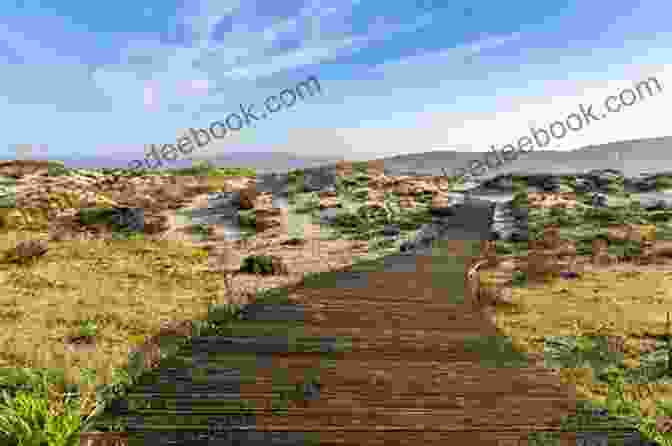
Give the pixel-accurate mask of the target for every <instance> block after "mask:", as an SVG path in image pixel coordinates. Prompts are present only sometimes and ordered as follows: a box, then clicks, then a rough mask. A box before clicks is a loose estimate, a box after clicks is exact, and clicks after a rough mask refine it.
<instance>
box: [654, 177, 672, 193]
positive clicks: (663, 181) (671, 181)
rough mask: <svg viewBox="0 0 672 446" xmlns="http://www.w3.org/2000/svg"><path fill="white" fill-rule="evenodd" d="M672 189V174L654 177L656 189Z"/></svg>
mask: <svg viewBox="0 0 672 446" xmlns="http://www.w3.org/2000/svg"><path fill="white" fill-rule="evenodd" d="M666 189H672V176H660V177H656V190H666Z"/></svg>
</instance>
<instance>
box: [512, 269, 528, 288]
mask: <svg viewBox="0 0 672 446" xmlns="http://www.w3.org/2000/svg"><path fill="white" fill-rule="evenodd" d="M511 276H512V278H511V282H512V284H513V286H515V287H521V286H524V285H525V284H526V283H527V274H526V273H525V271H514V272H513V274H512V275H511Z"/></svg>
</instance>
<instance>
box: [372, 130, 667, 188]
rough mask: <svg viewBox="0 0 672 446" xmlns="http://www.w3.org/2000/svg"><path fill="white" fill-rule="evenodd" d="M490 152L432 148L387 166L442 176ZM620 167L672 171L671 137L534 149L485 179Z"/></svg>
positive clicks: (629, 172) (631, 170)
mask: <svg viewBox="0 0 672 446" xmlns="http://www.w3.org/2000/svg"><path fill="white" fill-rule="evenodd" d="M485 153H487V152H457V151H449V150H446V151H432V152H424V153H417V154H412V155H400V156H393V157H389V158H385V159H384V160H385V168H386V169H387V170H389V171H390V172H391V173H396V174H403V173H405V172H408V173H410V172H416V173H417V174H424V175H441V168H445V169H446V170H447V171H448V172H449V173H450V172H452V171H453V169H457V168H461V167H466V166H468V165H469V163H470V162H471V161H472V160H481V159H483V156H484V155H485ZM605 168H611V169H618V170H622V171H623V172H624V173H625V174H626V175H627V176H636V175H638V174H640V173H655V172H662V171H672V137H670V136H667V137H662V138H649V139H637V140H631V141H619V142H613V143H608V144H602V145H599V146H587V147H582V148H579V149H575V150H570V151H558V150H545V151H538V152H532V153H530V154H529V155H526V156H524V157H520V158H519V159H517V160H514V161H512V162H510V163H508V164H506V165H504V166H502V167H501V168H499V169H496V170H492V171H489V172H488V173H487V174H485V175H483V177H482V178H489V177H492V176H495V175H500V174H503V173H514V172H528V173H534V172H537V173H538V172H565V171H566V172H583V171H588V170H592V169H605Z"/></svg>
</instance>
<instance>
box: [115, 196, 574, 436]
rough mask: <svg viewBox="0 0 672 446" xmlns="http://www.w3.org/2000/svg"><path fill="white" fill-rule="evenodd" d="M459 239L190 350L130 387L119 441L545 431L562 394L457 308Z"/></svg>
mask: <svg viewBox="0 0 672 446" xmlns="http://www.w3.org/2000/svg"><path fill="white" fill-rule="evenodd" d="M479 212H486V209H485V208H483V209H481V210H480V211H479ZM479 217H482V218H481V220H473V221H486V222H487V213H485V214H483V215H481V216H479ZM464 227H465V226H464V225H462V226H461V227H457V228H455V230H454V231H451V230H448V231H447V232H446V233H445V234H444V235H443V238H444V240H443V241H442V242H441V243H440V244H439V247H438V249H437V248H433V249H429V250H427V251H426V252H425V253H424V254H422V255H416V256H401V255H399V256H393V257H388V258H386V259H383V260H381V261H380V262H378V264H377V266H371V267H370V268H369V270H368V271H367V270H363V269H362V268H361V267H360V268H359V271H350V272H340V273H331V274H326V275H321V276H319V282H314V283H312V284H309V285H306V286H303V287H298V288H295V289H293V290H291V292H290V293H291V295H292V298H294V299H297V300H298V302H299V303H298V304H288V305H270V306H269V305H267V306H264V305H261V304H259V305H250V306H248V307H247V309H246V310H245V311H244V312H243V320H241V321H237V322H235V323H233V324H229V326H228V327H227V328H226V329H223V331H220V332H219V333H218V335H217V336H210V337H207V336H206V337H194V338H192V339H191V340H190V341H189V342H188V343H187V344H185V345H184V346H183V347H182V348H181V350H180V351H179V353H178V354H177V356H176V357H174V358H171V359H170V360H166V361H165V362H163V363H162V365H161V367H160V368H159V369H157V370H155V371H151V372H150V373H146V374H145V375H144V376H143V377H142V379H141V380H140V382H139V383H138V384H137V385H136V386H134V388H132V390H131V392H130V393H129V395H128V398H127V401H126V404H125V406H126V407H124V408H123V409H124V411H127V414H128V416H129V418H127V420H128V422H129V432H130V437H129V440H130V441H129V443H130V444H151V445H157V446H158V445H161V444H180V445H188V444H209V443H208V441H214V442H215V443H217V444H244V445H247V444H250V445H251V444H257V445H262V444H263V445H275V444H277V445H280V444H283V445H290V444H291V445H304V444H321V445H337V444H338V445H352V446H355V445H357V446H360V445H449V444H455V445H477V444H491V445H497V446H507V445H527V444H528V443H527V440H526V439H527V435H528V433H529V432H531V431H539V430H558V429H559V427H560V422H561V419H562V417H563V416H567V415H570V414H575V413H576V407H577V401H576V396H575V394H574V391H573V389H571V388H570V387H569V386H564V385H561V384H560V381H559V377H558V376H556V375H553V374H552V373H551V372H550V371H549V370H546V369H544V368H543V359H542V358H527V357H526V356H525V355H524V354H521V353H518V352H516V351H514V350H513V349H511V347H510V346H508V345H507V343H506V342H505V339H504V337H503V336H501V335H499V334H498V333H497V330H496V329H495V327H494V326H492V324H491V323H490V322H488V321H487V320H486V319H485V318H484V317H483V316H482V315H481V313H480V312H479V311H477V310H475V309H473V308H471V306H470V305H469V304H467V303H465V302H464V280H463V273H464V268H465V262H466V258H467V256H469V255H471V254H472V253H473V250H474V248H475V245H476V244H477V240H478V239H479V238H480V237H482V236H483V228H480V227H471V228H470V231H471V232H467V231H466V230H465V229H464ZM241 401H244V402H245V408H247V409H248V410H247V411H246V412H245V411H241V408H240V407H241V406H240V403H241ZM136 402H140V404H141V405H140V406H138V405H136V404H137V403H136ZM147 402H150V403H149V404H147ZM142 404H145V405H144V406H142ZM128 406H131V407H128ZM122 412H123V411H122ZM234 426H236V427H234ZM134 431H135V432H134ZM152 432H153V433H152ZM218 438H219V440H218ZM210 444H212V443H210ZM561 444H563V443H561ZM565 444H576V440H573V439H572V438H571V437H570V436H568V437H567V439H566V443H565Z"/></svg>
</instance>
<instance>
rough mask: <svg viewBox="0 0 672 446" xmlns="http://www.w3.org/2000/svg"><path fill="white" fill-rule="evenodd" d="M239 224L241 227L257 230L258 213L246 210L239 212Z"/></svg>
mask: <svg viewBox="0 0 672 446" xmlns="http://www.w3.org/2000/svg"><path fill="white" fill-rule="evenodd" d="M238 222H239V224H240V225H241V226H244V227H250V228H256V227H257V213H256V212H255V210H254V209H244V210H240V211H238Z"/></svg>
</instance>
